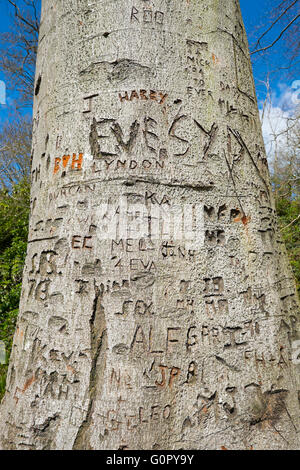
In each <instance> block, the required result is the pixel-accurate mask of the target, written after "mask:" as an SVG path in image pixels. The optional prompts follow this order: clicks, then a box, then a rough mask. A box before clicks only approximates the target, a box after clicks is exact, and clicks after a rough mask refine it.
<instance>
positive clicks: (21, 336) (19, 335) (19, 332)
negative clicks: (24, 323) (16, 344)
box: [16, 328, 24, 339]
mask: <svg viewBox="0 0 300 470" xmlns="http://www.w3.org/2000/svg"><path fill="white" fill-rule="evenodd" d="M16 335H17V338H20V339H23V337H24V331H23V330H20V328H17V331H16Z"/></svg>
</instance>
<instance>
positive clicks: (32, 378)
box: [22, 375, 35, 393]
mask: <svg viewBox="0 0 300 470" xmlns="http://www.w3.org/2000/svg"><path fill="white" fill-rule="evenodd" d="M34 381H35V375H33V376H32V377H30V379H28V380H26V382H25V385H24V387H23V390H22V393H25V392H26V390H27V389H28V388H29V387H30V386H31V385H32V384H33V382H34Z"/></svg>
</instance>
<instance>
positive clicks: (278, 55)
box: [0, 0, 300, 124]
mask: <svg viewBox="0 0 300 470" xmlns="http://www.w3.org/2000/svg"><path fill="white" fill-rule="evenodd" d="M65 1H67V0H65ZM240 4H241V9H242V13H243V18H244V22H245V26H246V30H247V34H248V39H249V43H250V44H251V43H252V42H253V40H254V39H255V37H257V36H258V29H259V27H262V26H264V25H265V24H268V22H270V21H271V19H270V12H271V11H272V8H273V6H274V2H273V1H272V0H240ZM12 14H13V8H12V6H11V5H9V3H8V1H7V0H0V32H5V31H8V30H9V27H10V24H11V16H12ZM278 32H280V26H279V27H278V28H275V29H274V31H273V32H272V33H271V34H270V35H269V36H268V37H267V38H266V44H269V41H270V42H272V40H273V39H274V37H276V33H278ZM252 59H253V72H254V79H255V84H256V91H257V96H258V101H259V103H260V107H261V103H262V102H263V100H264V98H265V94H266V87H265V85H264V84H263V82H265V81H266V79H267V77H268V76H269V79H270V85H271V89H272V94H273V96H272V106H273V107H274V108H276V109H277V108H278V109H280V110H281V111H282V112H283V113H284V112H287V113H289V112H292V111H291V110H292V108H293V106H294V104H295V103H294V101H295V100H294V101H293V100H292V99H291V97H292V96H295V95H293V93H294V94H295V90H293V89H292V86H293V84H294V86H297V82H296V81H297V80H298V79H299V80H300V72H299V66H298V67H297V66H296V65H295V66H294V67H292V68H291V69H289V70H288V71H286V72H284V71H283V70H281V71H280V70H278V69H279V68H280V67H283V66H284V65H285V64H286V57H285V49H284V42H283V41H280V42H279V43H278V44H277V45H276V46H275V48H272V49H271V50H270V52H269V53H268V54H266V55H264V56H263V57H262V56H261V55H259V54H258V55H254V56H252ZM0 80H3V81H4V76H3V75H2V74H1V73H0ZM295 83H296V85H295ZM10 88H12V89H8V90H7V105H6V106H3V105H1V104H0V124H1V121H3V119H5V118H7V117H8V116H9V113H10V110H11V107H12V100H13V99H15V98H16V95H15V93H14V91H13V84H12V87H10ZM298 88H299V89H300V82H299V86H298ZM0 99H1V89H0ZM26 112H30V110H28V109H27V111H26Z"/></svg>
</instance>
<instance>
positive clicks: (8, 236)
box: [0, 179, 30, 399]
mask: <svg viewBox="0 0 300 470" xmlns="http://www.w3.org/2000/svg"><path fill="white" fill-rule="evenodd" d="M29 201H30V196H29V183H28V181H27V180H26V179H24V180H22V181H20V182H19V183H18V184H16V185H15V186H14V187H13V189H12V190H11V191H8V190H2V191H0V226H1V232H0V340H1V341H4V343H5V346H6V351H7V362H8V358H9V355H10V351H11V346H12V338H13V334H14V330H15V325H16V319H17V316H18V308H19V300H20V293H21V283H22V271H23V266H24V260H25V255H26V247H27V236H28V216H29ZM6 372H7V364H6V365H0V399H1V397H2V395H3V393H4V389H5V377H6Z"/></svg>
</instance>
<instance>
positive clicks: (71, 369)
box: [67, 365, 76, 374]
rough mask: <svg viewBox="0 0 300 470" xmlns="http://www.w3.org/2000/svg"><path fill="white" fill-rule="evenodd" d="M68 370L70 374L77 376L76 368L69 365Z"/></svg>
mask: <svg viewBox="0 0 300 470" xmlns="http://www.w3.org/2000/svg"><path fill="white" fill-rule="evenodd" d="M67 369H68V370H69V371H70V372H72V374H75V372H76V370H75V369H74V367H72V366H69V365H67Z"/></svg>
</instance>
